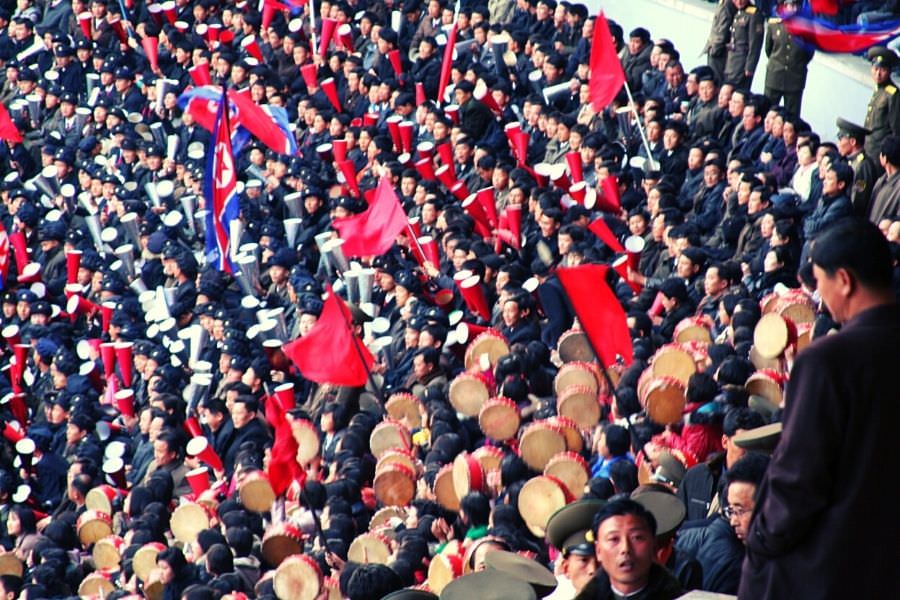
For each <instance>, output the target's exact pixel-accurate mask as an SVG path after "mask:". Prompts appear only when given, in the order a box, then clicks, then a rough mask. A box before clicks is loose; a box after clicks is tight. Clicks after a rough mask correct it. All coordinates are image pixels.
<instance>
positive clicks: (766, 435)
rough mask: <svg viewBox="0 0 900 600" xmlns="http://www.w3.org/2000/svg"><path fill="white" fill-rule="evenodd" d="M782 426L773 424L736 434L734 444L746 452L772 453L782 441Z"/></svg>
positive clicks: (733, 439) (779, 423)
mask: <svg viewBox="0 0 900 600" xmlns="http://www.w3.org/2000/svg"><path fill="white" fill-rule="evenodd" d="M781 430H782V424H781V422H778V423H771V424H769V425H763V426H762V427H755V428H753V429H749V430H747V431H742V432H740V433H737V434H735V436H734V437H733V438H732V441H733V442H734V444H735V445H736V446H738V447H740V448H743V449H744V450H756V451H759V452H772V451H773V450H775V446H777V445H778V440H780V439H781Z"/></svg>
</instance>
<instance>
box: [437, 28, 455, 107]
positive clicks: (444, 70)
mask: <svg viewBox="0 0 900 600" xmlns="http://www.w3.org/2000/svg"><path fill="white" fill-rule="evenodd" d="M457 28H458V26H457V24H456V23H454V24H453V28H452V29H450V35H449V36H447V45H446V46H444V62H442V63H441V78H440V80H439V81H438V90H437V93H438V96H437V98H436V99H435V100H436V102H437V103H438V106H440V105H441V104H442V103H443V102H444V90H446V89H447V83H449V82H450V70H451V69H452V68H453V46H454V45H456V30H457Z"/></svg>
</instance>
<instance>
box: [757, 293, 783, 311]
mask: <svg viewBox="0 0 900 600" xmlns="http://www.w3.org/2000/svg"><path fill="white" fill-rule="evenodd" d="M780 301H781V296H779V295H778V293H777V292H771V293H768V294H766V295H765V296H763V297H762V300H760V301H759V311H760V312H761V313H762V314H764V315H767V314H769V313H770V312H775V309H776V308H777V307H778V303H779V302H780Z"/></svg>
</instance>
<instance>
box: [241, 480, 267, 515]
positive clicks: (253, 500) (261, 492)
mask: <svg viewBox="0 0 900 600" xmlns="http://www.w3.org/2000/svg"><path fill="white" fill-rule="evenodd" d="M254 475H256V476H253V475H251V476H249V477H248V478H247V479H245V480H244V483H243V484H242V485H241V489H240V495H241V504H243V505H244V508H246V509H247V510H250V511H253V512H258V513H262V512H268V511H269V510H271V508H272V503H273V502H275V490H273V489H272V484H271V483H269V478H268V477H266V476H265V474H264V473H263V472H262V471H257V472H256V473H255V474H254Z"/></svg>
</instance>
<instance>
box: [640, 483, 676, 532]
mask: <svg viewBox="0 0 900 600" xmlns="http://www.w3.org/2000/svg"><path fill="white" fill-rule="evenodd" d="M631 499H632V500H634V501H635V502H637V503H638V504H640V505H641V506H643V507H644V508H646V509H647V510H648V511H650V513H651V514H652V515H653V517H654V518H655V519H656V537H665V536H667V535H669V534H671V533H674V532H675V531H676V530H677V529H678V528H679V527H680V526H681V523H682V522H683V521H684V517H685V516H687V509H686V508H685V507H684V502H682V501H681V500H679V499H678V497H677V496H675V494H673V493H671V492H663V491H661V490H654V489H641V488H638V489H636V490H635V491H634V492H632V494H631Z"/></svg>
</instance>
